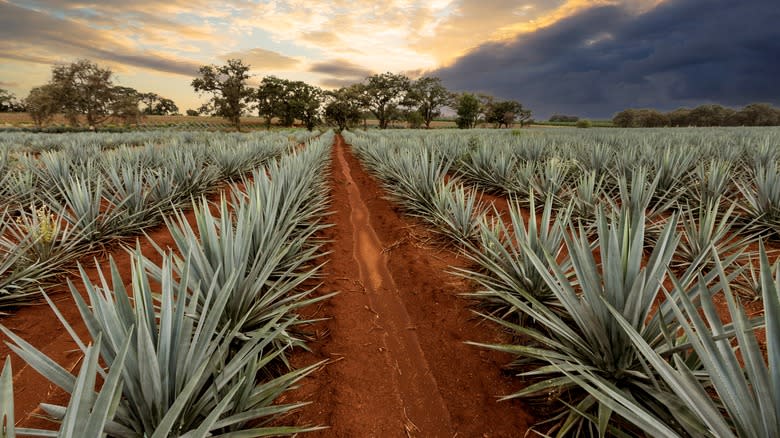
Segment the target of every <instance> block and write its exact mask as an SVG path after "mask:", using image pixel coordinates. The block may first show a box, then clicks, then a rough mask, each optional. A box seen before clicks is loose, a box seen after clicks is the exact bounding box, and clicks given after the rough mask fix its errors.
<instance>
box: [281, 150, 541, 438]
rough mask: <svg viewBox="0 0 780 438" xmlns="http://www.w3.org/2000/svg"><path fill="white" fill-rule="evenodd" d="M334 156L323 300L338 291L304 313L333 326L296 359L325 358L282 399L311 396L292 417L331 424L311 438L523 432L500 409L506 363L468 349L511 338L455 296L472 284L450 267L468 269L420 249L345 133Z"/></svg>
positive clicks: (520, 412)
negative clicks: (346, 141)
mask: <svg viewBox="0 0 780 438" xmlns="http://www.w3.org/2000/svg"><path fill="white" fill-rule="evenodd" d="M332 157H333V159H332V163H333V171H332V173H331V176H330V183H331V189H332V192H331V211H330V216H329V222H331V223H332V224H333V226H332V227H329V228H327V229H325V230H323V232H322V235H321V238H323V239H324V240H326V241H327V242H328V243H326V244H325V246H324V247H323V249H324V250H325V251H327V254H326V255H324V256H323V258H322V259H321V260H320V262H325V261H327V263H326V264H325V266H324V267H323V271H322V274H323V280H322V281H323V285H322V287H321V288H320V289H319V292H318V293H320V294H326V293H330V292H333V291H339V292H340V293H339V294H338V295H336V296H335V297H333V298H331V299H330V300H328V301H327V302H324V303H322V305H320V306H317V308H316V309H309V310H308V312H310V313H309V314H308V315H304V316H307V317H310V318H320V317H327V318H328V319H327V320H326V321H324V322H320V323H318V324H316V325H315V326H314V328H313V330H312V331H313V332H314V334H315V335H314V336H313V337H314V338H317V340H314V341H312V342H310V343H309V346H310V347H311V349H312V351H311V352H300V351H299V352H297V353H295V354H293V355H292V357H291V360H292V362H293V364H294V366H296V367H301V366H306V365H309V364H311V363H314V362H317V361H319V360H323V359H328V360H330V361H331V363H330V364H328V365H326V366H325V367H323V368H321V369H319V370H317V371H316V372H314V373H312V374H311V375H309V376H308V377H307V378H306V379H304V380H303V381H302V382H301V385H300V387H299V388H298V389H297V390H296V391H294V392H292V393H289V394H285V395H284V396H283V397H282V398H281V400H280V402H285V403H286V402H294V401H312V403H311V404H309V405H307V406H305V407H304V408H303V409H302V410H301V411H299V412H297V413H296V414H293V415H294V418H295V422H296V423H297V424H299V425H327V426H329V429H326V430H324V431H321V432H315V433H312V434H307V435H306V436H310V437H382V438H384V437H454V436H457V437H516V436H523V434H524V433H525V431H526V430H527V427H528V424H529V422H530V420H531V417H530V416H529V415H528V414H527V412H528V409H527V408H526V407H524V406H523V405H522V404H521V403H520V402H518V401H506V402H498V396H502V395H506V394H509V393H512V392H514V391H516V390H518V382H517V380H515V379H513V378H512V377H511V376H509V375H507V374H504V373H502V372H501V366H502V365H504V364H506V363H508V362H509V361H510V360H511V357H509V356H508V355H504V354H501V353H496V352H492V351H487V350H484V349H478V348H475V347H472V346H469V345H466V344H465V343H464V341H467V340H472V341H477V342H487V343H490V342H502V341H507V339H506V335H505V334H502V333H500V332H499V331H498V330H496V329H495V327H491V326H488V325H480V321H479V320H478V319H476V318H474V316H473V314H472V313H471V312H470V311H469V301H468V300H465V299H463V298H462V297H461V296H460V295H459V294H461V293H465V292H468V291H470V288H471V285H469V284H468V282H466V281H465V280H463V279H461V278H458V277H455V276H454V275H451V274H448V273H447V272H446V271H447V270H448V269H449V268H450V267H451V266H453V265H454V266H461V267H462V266H465V264H466V262H465V261H464V260H463V259H461V258H459V257H457V255H456V254H455V253H453V252H451V251H448V250H443V249H441V248H431V247H427V246H425V245H423V244H421V241H424V240H426V238H427V236H426V235H424V233H425V232H426V231H425V230H424V228H423V227H418V226H417V225H416V223H415V222H414V221H413V220H411V219H409V218H407V217H403V215H402V214H400V213H399V211H398V209H397V208H396V207H394V206H393V204H392V203H390V202H389V201H387V200H386V199H384V197H383V196H384V192H383V190H382V189H381V188H380V187H379V185H378V184H377V182H376V180H375V179H374V178H373V177H371V176H370V175H369V174H368V173H366V172H365V170H363V168H362V166H361V165H360V163H359V162H358V160H357V159H356V158H355V157H354V155H353V154H352V152H351V151H350V149H349V147H348V146H347V145H345V144H344V142H343V139H342V138H341V136H337V137H336V144H335V145H334V150H333V152H332ZM420 234H423V235H420ZM304 313H306V312H304ZM282 422H283V423H286V421H285V420H282Z"/></svg>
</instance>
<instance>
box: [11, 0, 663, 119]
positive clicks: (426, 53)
mask: <svg viewBox="0 0 780 438" xmlns="http://www.w3.org/2000/svg"><path fill="white" fill-rule="evenodd" d="M657 2H658V1H657V0H624V1H620V2H617V1H607V0H595V1H585V0H532V1H514V0H383V1H365V2H363V1H352V0H349V1H348V0H329V1H320V0H316V1H312V0H285V1H282V0H269V1H257V2H255V1H241V0H234V1H227V2H210V1H205V0H187V1H183V0H170V1H165V2H159V1H152V0H140V1H132V2H128V1H120V0H105V1H99V0H85V1H66V0H51V1H43V0H39V1H36V0H30V1H21V0H20V1H9V0H0V87H2V88H7V89H10V90H11V91H13V92H15V93H16V94H17V96H19V97H24V96H25V95H26V94H27V92H28V91H29V89H30V88H31V87H32V86H35V85H40V84H42V83H44V82H46V80H47V79H48V76H49V72H50V68H51V65H52V64H54V63H58V62H71V61H73V60H75V59H77V58H82V57H85V58H89V59H92V60H94V61H97V62H99V63H101V64H104V65H109V66H111V67H112V68H113V69H114V71H115V72H116V73H117V76H118V80H119V82H120V83H122V84H123V85H128V86H132V87H135V88H137V89H139V90H140V91H154V92H157V93H159V94H162V95H164V96H167V97H171V98H173V99H174V100H175V101H176V102H177V103H178V104H179V107H180V108H181V110H182V111H184V110H185V109H187V108H193V107H197V106H198V102H199V99H198V98H197V96H196V95H195V94H194V93H193V92H192V90H191V88H190V86H189V82H190V80H191V78H192V77H193V74H194V72H195V70H196V69H197V67H198V66H199V65H202V64H210V63H221V62H224V60H226V59H229V58H241V59H244V60H245V61H246V63H248V64H250V65H252V67H253V74H255V75H256V80H258V79H259V78H261V77H262V76H265V75H269V74H274V75H277V76H282V77H287V78H291V79H302V80H306V81H308V82H311V83H313V84H316V85H321V86H326V87H333V86H338V85H342V84H346V83H350V82H356V81H358V80H360V79H361V78H362V77H364V76H365V75H366V74H368V73H371V72H383V71H394V72H416V71H425V70H432V69H435V68H438V67H441V66H444V65H448V64H450V63H452V62H453V61H454V60H455V59H457V58H458V57H460V56H462V55H464V54H466V53H468V52H469V51H470V50H471V49H474V48H475V47H477V46H479V45H480V44H483V43H485V42H488V41H501V40H506V39H509V38H515V37H517V35H518V34H523V33H532V32H535V31H537V30H538V29H540V28H543V27H546V26H550V25H552V24H554V23H555V22H557V21H559V20H561V19H564V18H566V17H568V16H570V15H572V14H575V13H577V12H578V11H581V10H583V9H585V8H588V7H592V6H593V5H603V4H610V3H620V4H621V5H628V6H629V7H634V8H636V9H637V10H638V11H639V10H643V9H646V8H648V7H650V6H652V5H654V4H655V3H657Z"/></svg>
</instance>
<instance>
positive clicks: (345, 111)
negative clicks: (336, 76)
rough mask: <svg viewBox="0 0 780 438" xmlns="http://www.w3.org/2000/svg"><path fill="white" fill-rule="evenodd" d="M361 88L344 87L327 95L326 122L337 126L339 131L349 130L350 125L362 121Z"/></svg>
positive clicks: (354, 86)
mask: <svg viewBox="0 0 780 438" xmlns="http://www.w3.org/2000/svg"><path fill="white" fill-rule="evenodd" d="M358 88H359V87H358V86H356V85H353V86H351V87H342V88H339V89H338V90H336V91H329V92H326V93H325V96H326V98H327V103H326V104H325V121H326V122H327V123H329V124H331V125H335V126H336V127H337V128H338V129H339V131H343V130H345V129H347V128H348V127H349V126H350V125H356V124H358V123H360V121H361V120H362V118H363V117H362V113H361V108H362V106H363V105H362V102H361V94H360V93H361V92H360V90H359V89H358Z"/></svg>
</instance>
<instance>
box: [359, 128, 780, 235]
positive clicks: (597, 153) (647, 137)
mask: <svg viewBox="0 0 780 438" xmlns="http://www.w3.org/2000/svg"><path fill="white" fill-rule="evenodd" d="M368 136H369V137H377V138H376V141H379V142H388V141H389V142H391V143H392V147H394V148H400V149H403V148H411V149H412V150H415V149H418V148H419V145H420V144H423V145H425V146H426V147H428V148H431V149H435V150H437V151H440V152H441V153H443V154H445V155H447V156H448V157H451V158H452V160H453V163H452V167H453V168H452V169H451V172H452V173H457V174H458V175H459V176H461V177H462V179H463V180H464V181H465V182H468V183H469V184H470V185H474V186H476V187H479V188H480V189H482V190H484V191H486V192H490V193H495V194H499V195H507V196H514V197H516V198H518V199H519V202H521V203H526V204H525V206H526V207H527V199H528V194H529V190H533V192H534V196H535V197H536V200H537V201H539V202H544V200H545V199H546V198H547V197H549V196H552V197H553V200H554V201H555V203H556V204H557V205H558V206H564V205H567V204H569V203H572V204H573V208H574V210H575V214H577V215H583V216H586V217H587V218H589V219H592V217H593V214H594V213H595V209H594V206H595V205H596V204H598V203H599V201H604V200H605V198H606V199H613V200H615V199H617V198H618V197H619V187H620V181H621V179H625V180H627V181H628V183H629V185H635V184H639V185H643V186H644V185H649V184H650V183H652V182H653V181H655V184H654V185H653V191H652V192H651V193H648V196H651V197H652V204H651V210H650V211H648V214H649V215H650V216H651V219H653V216H663V215H665V214H668V213H670V212H671V211H674V210H678V211H679V210H680V208H678V207H687V206H697V205H699V204H708V203H712V204H717V208H718V209H719V211H720V212H725V211H727V210H728V209H729V208H730V207H731V206H732V205H733V206H734V207H735V210H734V212H733V213H734V214H733V215H732V217H733V218H739V220H740V222H742V223H746V224H747V223H750V224H751V227H750V231H759V232H762V233H765V234H773V238H774V239H778V238H780V234H778V231H777V230H778V229H780V166H778V161H779V160H780V130H778V129H776V128H768V129H758V130H750V129H744V128H743V129H734V128H728V129H690V130H687V129H683V130H679V131H677V130H676V131H671V132H670V131H668V130H667V131H664V130H657V129H656V130H614V129H604V130H593V131H588V132H587V133H583V132H582V131H575V130H567V129H561V130H555V131H554V132H549V131H548V132H544V133H540V132H539V131H527V132H526V131H523V132H521V135H512V134H511V133H509V132H506V131H504V132H501V131H499V132H496V131H495V130H492V131H490V130H489V131H482V132H477V133H476V134H474V135H463V134H461V133H434V134H425V133H418V134H407V135H403V134H401V135H392V134H386V135H379V134H373V135H372V134H368Z"/></svg>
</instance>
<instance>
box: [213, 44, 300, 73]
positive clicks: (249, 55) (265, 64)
mask: <svg viewBox="0 0 780 438" xmlns="http://www.w3.org/2000/svg"><path fill="white" fill-rule="evenodd" d="M221 58H222V59H223V60H225V61H226V60H228V59H235V58H238V59H241V60H243V61H244V63H245V64H249V65H250V66H251V67H252V69H253V70H257V69H271V70H291V69H293V68H295V67H297V66H298V65H299V64H300V61H299V60H297V59H295V58H291V57H289V56H285V55H282V54H281V53H277V52H274V51H271V50H266V49H261V48H254V49H249V50H243V51H240V52H231V53H228V54H227V55H224V56H222V57H221Z"/></svg>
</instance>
